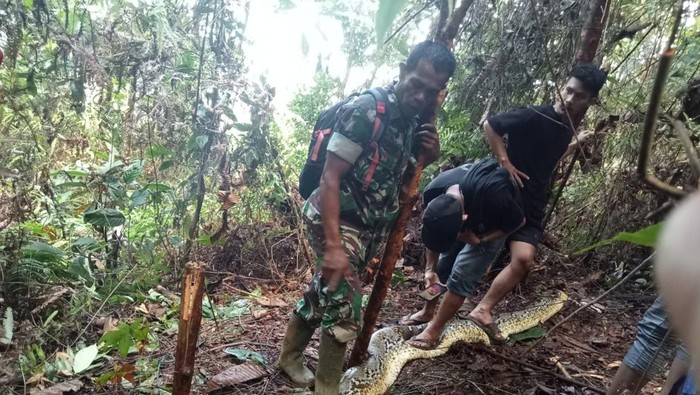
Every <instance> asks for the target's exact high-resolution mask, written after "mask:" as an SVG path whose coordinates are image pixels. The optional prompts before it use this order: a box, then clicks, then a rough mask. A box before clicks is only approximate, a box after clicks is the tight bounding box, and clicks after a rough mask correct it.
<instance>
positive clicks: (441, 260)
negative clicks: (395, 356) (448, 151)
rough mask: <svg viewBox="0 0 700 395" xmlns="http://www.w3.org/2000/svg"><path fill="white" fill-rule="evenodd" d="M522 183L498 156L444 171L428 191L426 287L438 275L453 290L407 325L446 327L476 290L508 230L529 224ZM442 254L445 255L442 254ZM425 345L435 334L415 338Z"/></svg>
mask: <svg viewBox="0 0 700 395" xmlns="http://www.w3.org/2000/svg"><path fill="white" fill-rule="evenodd" d="M519 189H520V188H519V187H518V186H517V185H516V184H515V182H514V181H513V180H512V178H511V177H510V174H509V173H508V171H507V170H506V169H504V168H502V167H500V166H499V164H498V162H497V161H496V160H495V159H493V158H488V159H484V160H481V161H479V162H477V163H475V164H473V165H471V164H467V165H463V166H459V167H457V168H454V169H452V170H448V171H446V172H443V173H441V174H440V175H438V176H437V177H436V178H435V179H434V180H433V181H431V182H430V184H428V186H427V187H426V188H425V190H424V191H423V201H424V204H425V205H426V208H425V211H424V213H423V231H422V238H423V242H424V243H425V247H426V260H427V263H426V274H425V286H426V289H427V288H429V287H430V286H431V285H433V284H435V283H437V282H438V281H440V282H442V283H446V284H447V295H446V296H445V299H444V300H443V302H442V304H441V305H440V309H439V310H438V312H437V315H436V316H435V317H434V319H433V315H434V313H435V308H436V306H437V302H438V299H437V298H435V299H433V300H431V301H429V302H427V303H426V304H425V306H424V307H423V310H421V311H420V312H418V313H416V314H414V315H413V316H412V315H410V314H409V315H407V316H405V317H403V318H402V320H401V322H400V324H401V325H416V324H421V323H424V322H427V321H429V320H431V319H432V321H430V327H431V328H440V329H439V330H438V333H439V332H440V331H441V329H442V327H443V326H444V324H445V323H446V322H447V321H448V320H450V319H451V318H452V317H453V316H454V315H455V313H456V312H457V310H458V309H459V308H460V306H461V305H462V303H463V302H464V299H465V297H467V296H471V295H472V294H473V293H474V290H475V288H476V285H477V284H478V282H479V279H480V278H481V277H482V276H483V274H484V272H485V271H486V269H487V268H488V265H489V264H490V263H491V262H492V261H493V260H494V259H495V257H496V255H497V254H498V252H499V251H500V250H501V248H502V247H503V245H504V243H505V240H506V236H507V235H508V234H511V233H512V232H514V231H515V230H516V229H518V228H519V227H521V226H523V225H524V224H525V216H524V213H523V208H522V202H521V197H520V195H521V194H520V190H519ZM438 256H439V257H438ZM409 342H410V344H412V345H413V346H415V347H419V348H432V347H434V345H435V338H433V337H430V338H427V339H422V338H421V337H420V335H419V336H416V337H415V338H413V339H411V340H410V341H409Z"/></svg>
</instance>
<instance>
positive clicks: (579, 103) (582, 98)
mask: <svg viewBox="0 0 700 395" xmlns="http://www.w3.org/2000/svg"><path fill="white" fill-rule="evenodd" d="M557 99H558V100H557V103H556V104H555V105H554V110H555V111H556V112H557V114H559V115H562V116H566V111H564V109H565V108H566V110H567V111H568V112H569V115H571V116H572V117H575V116H578V115H581V114H583V113H584V112H585V111H586V110H587V109H588V107H589V106H590V105H591V104H592V103H593V100H594V97H593V96H592V95H591V94H590V93H589V92H588V91H587V90H586V88H584V87H583V84H582V83H581V81H580V80H578V79H576V78H574V77H571V78H569V81H567V82H566V85H565V86H564V87H563V88H562V90H561V99H559V98H557ZM562 99H563V101H562Z"/></svg>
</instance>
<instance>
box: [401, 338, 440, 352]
mask: <svg viewBox="0 0 700 395" xmlns="http://www.w3.org/2000/svg"><path fill="white" fill-rule="evenodd" d="M416 336H417V335H416ZM416 336H413V337H412V338H410V339H408V340H406V343H408V344H409V345H411V346H412V347H415V348H420V349H421V350H434V349H435V347H437V345H438V343H439V342H440V338H437V339H432V340H430V339H418V338H417V337H416Z"/></svg>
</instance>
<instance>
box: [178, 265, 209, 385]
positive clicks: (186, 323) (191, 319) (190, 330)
mask: <svg viewBox="0 0 700 395" xmlns="http://www.w3.org/2000/svg"><path fill="white" fill-rule="evenodd" d="M203 296H204V270H202V266H201V265H200V264H199V263H195V262H189V263H187V264H186V265H185V277H184V279H183V284H182V296H181V300H180V323H179V325H178V331H177V349H176V350H175V373H174V375H173V395H188V394H189V393H190V387H191V385H192V376H193V375H194V361H195V353H196V351H197V338H198V337H199V326H200V324H201V323H202V297H203Z"/></svg>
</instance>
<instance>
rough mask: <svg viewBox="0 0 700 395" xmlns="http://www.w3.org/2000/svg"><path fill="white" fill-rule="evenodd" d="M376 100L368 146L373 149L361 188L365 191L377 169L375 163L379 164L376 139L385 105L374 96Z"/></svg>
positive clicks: (381, 125) (381, 124) (380, 127)
mask: <svg viewBox="0 0 700 395" xmlns="http://www.w3.org/2000/svg"><path fill="white" fill-rule="evenodd" d="M375 99H376V100H377V114H376V116H375V117H374V125H373V127H372V137H371V139H370V144H369V145H370V147H372V149H374V154H373V155H372V162H371V163H370V164H369V169H368V170H367V173H366V174H365V178H364V180H363V182H362V190H363V191H366V190H367V188H368V187H369V184H370V183H371V182H372V178H373V177H374V172H375V171H376V170H377V165H378V164H379V159H380V158H379V156H380V155H379V144H377V140H379V132H380V131H381V130H382V127H383V122H382V116H383V115H384V114H386V105H385V103H384V101H382V100H379V99H378V98H375Z"/></svg>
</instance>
